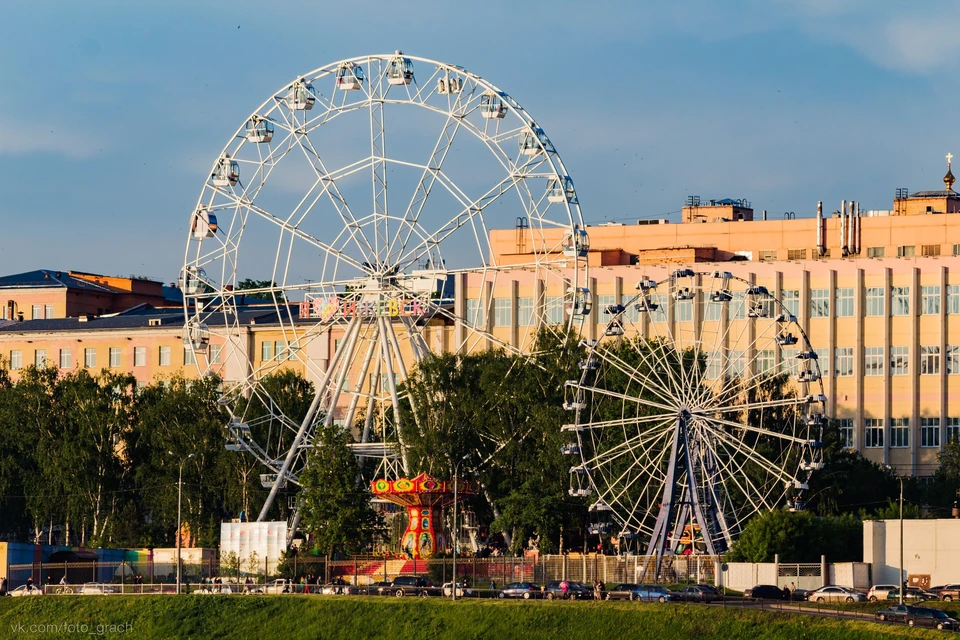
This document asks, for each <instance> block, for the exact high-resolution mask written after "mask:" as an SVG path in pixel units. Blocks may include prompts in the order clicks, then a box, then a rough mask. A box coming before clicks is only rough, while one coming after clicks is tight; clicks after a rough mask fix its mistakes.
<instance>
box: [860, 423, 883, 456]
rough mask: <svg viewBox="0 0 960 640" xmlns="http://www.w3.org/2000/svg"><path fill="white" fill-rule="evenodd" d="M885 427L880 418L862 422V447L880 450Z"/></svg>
mask: <svg viewBox="0 0 960 640" xmlns="http://www.w3.org/2000/svg"><path fill="white" fill-rule="evenodd" d="M884 431H886V427H885V426H884V424H883V420H881V419H880V418H867V419H866V420H864V421H863V447H864V448H865V449H882V448H883V436H884Z"/></svg>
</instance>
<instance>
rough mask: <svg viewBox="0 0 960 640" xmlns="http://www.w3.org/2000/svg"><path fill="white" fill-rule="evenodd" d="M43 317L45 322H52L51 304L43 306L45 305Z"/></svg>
mask: <svg viewBox="0 0 960 640" xmlns="http://www.w3.org/2000/svg"><path fill="white" fill-rule="evenodd" d="M43 317H44V318H46V319H47V320H52V319H53V305H52V304H45V305H43Z"/></svg>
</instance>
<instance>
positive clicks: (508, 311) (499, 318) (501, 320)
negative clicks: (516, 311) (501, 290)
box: [493, 298, 513, 327]
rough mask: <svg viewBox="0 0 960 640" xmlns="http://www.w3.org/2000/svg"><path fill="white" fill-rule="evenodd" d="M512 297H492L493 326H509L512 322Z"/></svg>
mask: <svg viewBox="0 0 960 640" xmlns="http://www.w3.org/2000/svg"><path fill="white" fill-rule="evenodd" d="M512 303H513V299H512V298H494V299H493V326H495V327H509V326H510V325H511V324H513V304H512Z"/></svg>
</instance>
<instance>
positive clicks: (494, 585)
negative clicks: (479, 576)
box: [490, 578, 497, 591]
mask: <svg viewBox="0 0 960 640" xmlns="http://www.w3.org/2000/svg"><path fill="white" fill-rule="evenodd" d="M496 590H497V581H496V580H494V579H493V578H490V591H496Z"/></svg>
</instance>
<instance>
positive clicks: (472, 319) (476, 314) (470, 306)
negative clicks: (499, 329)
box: [467, 298, 487, 328]
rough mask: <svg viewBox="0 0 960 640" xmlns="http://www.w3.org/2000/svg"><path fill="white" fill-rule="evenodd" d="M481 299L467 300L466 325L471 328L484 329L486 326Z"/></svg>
mask: <svg viewBox="0 0 960 640" xmlns="http://www.w3.org/2000/svg"><path fill="white" fill-rule="evenodd" d="M485 310H486V309H485V307H484V304H483V299H482V298H481V299H479V300H467V324H468V325H470V326H471V327H479V328H484V327H486V326H487V321H486V318H485V317H484V316H485V313H484V312H485Z"/></svg>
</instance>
